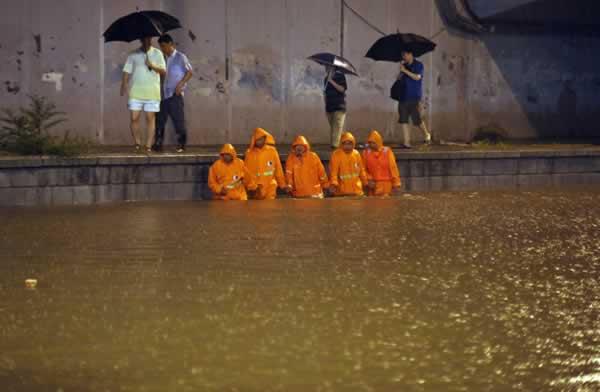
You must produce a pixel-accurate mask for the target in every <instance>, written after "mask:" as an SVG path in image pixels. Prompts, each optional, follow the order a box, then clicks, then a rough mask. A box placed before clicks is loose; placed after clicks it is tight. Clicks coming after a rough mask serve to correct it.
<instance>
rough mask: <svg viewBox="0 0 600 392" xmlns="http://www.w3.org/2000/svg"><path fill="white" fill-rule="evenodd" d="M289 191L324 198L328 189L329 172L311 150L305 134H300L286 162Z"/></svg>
mask: <svg viewBox="0 0 600 392" xmlns="http://www.w3.org/2000/svg"><path fill="white" fill-rule="evenodd" d="M285 176H286V180H287V189H288V192H289V193H291V194H292V196H294V197H312V198H318V199H322V198H323V189H327V187H328V183H327V173H325V168H324V167H323V163H322V162H321V159H320V158H319V156H318V155H317V154H315V153H314V152H312V151H311V150H310V144H308V141H307V140H306V138H305V137H304V136H298V137H297V138H296V140H294V143H293V144H292V151H291V152H290V155H289V157H288V159H287V161H286V162H285Z"/></svg>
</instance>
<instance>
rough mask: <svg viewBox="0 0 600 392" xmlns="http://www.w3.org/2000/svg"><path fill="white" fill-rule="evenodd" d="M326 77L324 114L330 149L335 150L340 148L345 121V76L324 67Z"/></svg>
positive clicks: (334, 69)
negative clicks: (328, 130) (327, 123)
mask: <svg viewBox="0 0 600 392" xmlns="http://www.w3.org/2000/svg"><path fill="white" fill-rule="evenodd" d="M326 71H327V76H326V77H325V81H324V83H323V84H324V87H325V112H327V120H328V121H329V128H330V131H331V148H333V149H336V148H338V147H339V146H340V137H341V136H342V132H343V131H344V122H345V121H346V90H347V89H348V84H347V83H346V76H344V73H343V72H342V71H340V70H338V69H337V68H336V67H331V66H329V67H326Z"/></svg>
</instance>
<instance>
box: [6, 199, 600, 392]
mask: <svg viewBox="0 0 600 392" xmlns="http://www.w3.org/2000/svg"><path fill="white" fill-rule="evenodd" d="M27 278H36V279H38V286H37V288H36V289H35V290H27V289H26V288H25V284H24V281H25V279H27ZM599 283H600V189H599V188H595V189H594V188H591V189H590V188H587V189H579V190H572V191H557V190H549V191H548V190H546V191H531V192H509V193H501V192H493V193H431V194H412V195H405V196H400V197H398V198H396V199H387V200H384V199H363V200H349V199H344V200H324V201H318V200H279V201H275V202H248V203H243V202H241V203H237V202H231V203H223V202H181V203H179V202H172V203H132V204H121V205H108V206H97V207H67V208H62V207H61V208H58V207H56V208H51V209H37V208H34V209H0V385H1V386H2V387H1V388H0V390H1V391H52V392H58V391H61V392H70V391H77V392H79V391H102V392H104V391H161V392H165V391H478V392H479V391H580V392H590V391H599V390H600V284H599Z"/></svg>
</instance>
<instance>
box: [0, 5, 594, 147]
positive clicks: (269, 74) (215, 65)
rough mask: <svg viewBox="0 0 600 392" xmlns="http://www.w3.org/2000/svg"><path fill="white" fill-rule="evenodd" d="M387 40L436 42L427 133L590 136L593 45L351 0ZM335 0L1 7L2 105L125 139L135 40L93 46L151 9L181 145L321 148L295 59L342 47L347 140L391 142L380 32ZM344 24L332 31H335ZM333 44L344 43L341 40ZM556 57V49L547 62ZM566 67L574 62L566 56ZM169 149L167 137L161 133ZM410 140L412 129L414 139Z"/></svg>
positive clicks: (110, 139)
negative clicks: (168, 25) (468, 26)
mask: <svg viewBox="0 0 600 392" xmlns="http://www.w3.org/2000/svg"><path fill="white" fill-rule="evenodd" d="M347 3H348V5H350V6H351V7H352V8H353V9H354V10H356V11H357V12H359V13H360V15H362V16H363V17H364V18H365V19H366V20H368V21H370V22H371V23H372V24H373V25H375V26H376V27H378V28H379V29H382V30H383V31H385V32H395V31H396V30H400V31H411V32H415V33H418V34H422V35H424V36H427V37H432V36H435V38H434V40H435V41H436V43H437V44H438V48H437V50H436V51H435V52H434V53H433V54H430V55H426V56H424V57H423V58H422V59H421V60H422V61H423V63H424V65H425V68H426V73H425V84H424V106H425V114H426V117H427V119H428V121H429V122H430V124H431V128H432V129H433V131H434V133H435V134H436V135H437V137H439V138H442V139H449V140H457V141H463V140H470V139H471V138H472V136H473V133H474V130H475V129H476V128H478V127H480V126H486V125H493V126H496V127H499V128H502V129H505V130H506V133H507V134H508V136H510V137H513V138H531V137H555V136H567V137H574V136H585V137H590V136H598V126H597V125H596V124H595V122H593V121H591V119H592V116H593V113H594V112H595V111H597V110H598V109H599V108H600V98H598V95H597V94H595V92H596V90H597V87H598V83H600V82H599V80H600V76H599V75H598V71H597V70H598V69H600V67H599V65H600V60H599V59H598V58H597V57H598V56H596V55H595V54H594V53H593V51H592V50H591V48H593V47H594V46H597V43H598V40H597V39H595V38H585V39H579V38H575V37H564V36H554V37H525V36H497V35H493V34H487V35H481V36H473V35H467V34H463V33H459V32H456V31H446V30H444V29H445V24H444V22H443V20H442V18H441V16H440V15H439V11H438V8H437V6H436V4H435V2H434V1H433V0H431V1H430V0H427V1H422V2H414V1H408V0H377V1H368V0H349V1H348V2H347ZM341 4H342V3H341V1H339V0H302V1H299V0H287V1H281V0H263V1H258V0H251V1H244V0H224V1H209V0H194V1H191V0H189V1H188V0H174V1H159V0H154V1H150V0H148V1H134V0H126V1H113V0H105V1H101V2H80V1H76V0H61V1H57V2H46V1H41V0H25V1H22V2H18V3H15V2H13V3H7V4H3V12H2V15H0V22H1V23H0V37H2V39H1V40H0V59H1V60H0V81H1V82H2V84H3V85H2V89H1V90H0V91H1V92H0V94H1V95H0V96H1V97H2V98H1V103H0V106H2V107H17V106H19V105H23V104H25V103H26V102H27V95H28V94H32V93H36V94H41V95H44V96H47V97H49V98H50V99H52V100H53V101H54V102H56V103H57V104H58V106H59V108H61V109H63V110H65V111H66V112H67V113H68V116H69V123H68V124H67V127H68V128H69V129H71V133H72V134H77V135H80V136H84V137H88V138H90V139H92V140H94V141H96V142H98V143H101V144H115V145H120V144H129V143H130V142H131V140H130V139H131V137H130V134H129V131H128V120H127V118H128V113H127V109H126V102H125V99H124V98H122V97H120V96H119V83H120V78H121V68H122V66H123V63H124V61H125V58H126V55H127V53H128V51H130V50H132V49H133V48H135V47H136V44H133V43H132V44H124V43H110V44H103V42H102V40H101V34H102V32H103V31H104V30H105V29H106V27H107V26H108V25H109V24H110V23H111V22H112V21H113V20H115V19H116V18H118V17H119V16H121V15H124V14H126V13H128V12H132V11H135V10H136V9H162V10H164V11H166V12H169V13H172V14H174V15H175V16H177V17H178V18H180V20H181V22H182V24H183V25H184V26H185V28H184V29H180V30H178V31H175V32H173V35H174V37H175V39H176V41H177V43H178V45H179V48H180V49H181V50H182V51H184V52H185V53H186V54H187V55H188V57H189V58H190V60H191V62H192V64H193V66H194V68H195V75H194V78H193V80H192V81H191V82H190V85H189V88H188V91H187V95H186V113H187V116H188V123H189V133H190V135H189V136H190V137H189V140H190V143H192V144H204V145H212V144H220V143H223V142H225V141H228V142H232V143H236V144H242V143H245V142H246V141H247V139H248V136H249V132H250V130H251V129H253V128H254V127H256V126H262V127H265V128H267V129H269V130H270V131H272V133H273V134H274V135H275V136H276V138H277V139H278V141H281V142H290V141H291V140H292V138H293V137H294V135H295V134H297V133H304V134H305V135H307V136H308V137H309V139H310V140H311V141H312V142H313V143H326V142H327V141H328V132H327V128H328V126H327V121H326V118H325V115H324V110H323V106H324V105H323V98H322V92H321V86H322V78H323V76H324V70H323V69H322V67H320V66H317V65H316V64H313V63H311V62H309V61H307V60H306V57H307V56H309V55H311V54H314V53H316V52H321V51H330V52H335V53H340V52H341V51H342V49H343V53H344V56H346V57H347V58H349V59H350V60H351V61H352V62H353V63H354V65H355V66H356V67H357V68H358V70H359V73H360V74H361V77H360V78H352V77H350V78H349V93H348V105H349V113H348V119H347V128H348V129H350V130H352V131H354V132H355V133H356V134H357V136H358V137H359V138H363V137H364V136H366V134H367V132H368V130H370V129H373V128H375V129H379V130H381V131H382V132H383V134H384V136H385V137H386V138H387V140H388V141H394V142H397V141H400V140H401V135H400V134H399V132H398V131H397V130H396V129H395V123H396V116H397V114H396V108H395V103H394V102H393V101H392V100H390V99H389V98H388V95H389V88H390V86H391V84H392V82H393V80H394V78H395V77H396V74H397V65H396V64H391V63H376V62H373V61H371V60H369V59H366V58H364V57H363V56H364V54H365V53H366V51H367V49H368V48H369V46H370V45H371V44H372V43H373V42H374V41H375V40H376V39H377V38H379V37H380V36H381V35H380V34H379V33H378V32H377V31H375V30H374V29H373V28H371V27H369V26H368V25H367V24H365V23H364V22H363V21H362V20H360V19H359V18H358V17H357V16H356V15H355V14H353V13H352V12H350V10H348V9H346V10H345V12H344V17H343V25H342V12H341ZM342 27H343V28H342ZM342 37H343V42H342ZM557 54H558V55H557ZM572 59H573V60H572ZM167 135H168V137H169V139H168V141H169V142H173V141H174V137H173V132H167ZM414 137H415V138H417V137H418V132H416V131H415V132H414Z"/></svg>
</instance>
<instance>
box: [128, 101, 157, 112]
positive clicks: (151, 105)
mask: <svg viewBox="0 0 600 392" xmlns="http://www.w3.org/2000/svg"><path fill="white" fill-rule="evenodd" d="M127 107H128V108H129V110H131V111H134V112H140V111H144V112H153V113H158V112H160V101H154V100H151V99H130V100H129V102H127Z"/></svg>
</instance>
